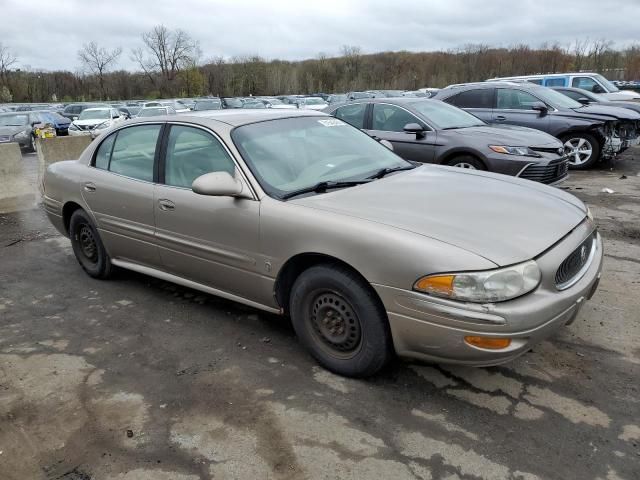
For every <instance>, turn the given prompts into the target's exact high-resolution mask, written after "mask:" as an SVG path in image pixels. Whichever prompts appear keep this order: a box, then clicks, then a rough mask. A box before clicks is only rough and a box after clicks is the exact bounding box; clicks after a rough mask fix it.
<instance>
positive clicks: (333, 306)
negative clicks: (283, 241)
mask: <svg viewBox="0 0 640 480" xmlns="http://www.w3.org/2000/svg"><path fill="white" fill-rule="evenodd" d="M290 312H291V320H292V323H293V327H294V329H295V331H296V334H297V336H298V338H299V339H300V342H301V343H302V344H303V345H304V346H305V347H306V348H307V350H309V352H310V353H311V355H313V357H314V358H315V359H316V360H317V361H318V362H319V363H320V364H321V365H322V366H324V367H325V368H327V369H328V370H331V371H333V372H335V373H338V374H340V375H345V376H348V377H366V376H370V375H373V374H374V373H376V372H377V371H378V370H380V369H381V368H382V367H383V366H384V365H385V364H386V363H387V362H388V361H389V360H390V359H391V357H392V355H393V347H392V342H391V333H390V331H389V323H388V320H387V316H386V313H385V310H384V308H383V307H382V305H381V303H380V301H379V299H378V298H377V296H376V294H375V292H374V291H373V290H372V289H371V286H370V285H368V284H367V283H366V282H365V281H364V280H363V279H361V278H360V277H359V276H358V275H357V274H355V273H354V272H352V271H351V270H349V269H347V268H345V267H343V266H341V265H335V264H327V265H318V266H315V267H311V268H310V269H308V270H306V271H305V272H303V273H302V274H301V275H300V276H299V277H298V279H297V280H296V282H295V283H294V285H293V289H292V295H291V301H290Z"/></svg>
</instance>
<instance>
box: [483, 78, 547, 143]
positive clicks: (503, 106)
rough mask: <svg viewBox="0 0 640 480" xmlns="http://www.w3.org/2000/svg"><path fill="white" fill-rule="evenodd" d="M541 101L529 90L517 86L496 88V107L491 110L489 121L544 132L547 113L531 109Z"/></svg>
mask: <svg viewBox="0 0 640 480" xmlns="http://www.w3.org/2000/svg"><path fill="white" fill-rule="evenodd" d="M541 101H542V100H540V99H539V98H538V97H536V96H534V95H532V94H530V93H529V92H525V91H523V90H519V89H517V88H497V89H496V108H495V109H494V110H493V115H492V120H491V123H497V124H500V123H503V124H510V125H520V126H522V127H530V128H535V129H538V130H542V131H545V132H546V131H548V130H549V115H548V114H543V113H540V112H539V111H538V110H534V109H533V106H534V105H535V104H536V103H540V102H541ZM542 103H544V102H542Z"/></svg>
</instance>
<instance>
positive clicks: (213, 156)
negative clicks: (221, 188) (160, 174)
mask: <svg viewBox="0 0 640 480" xmlns="http://www.w3.org/2000/svg"><path fill="white" fill-rule="evenodd" d="M211 172H227V173H229V174H230V175H232V176H233V175H234V173H235V165H234V163H233V160H232V159H231V157H230V156H229V154H228V153H227V152H226V150H225V149H224V147H223V146H222V144H221V143H220V142H219V141H218V140H217V139H216V138H215V137H213V135H211V134H210V133H208V132H205V131H204V130H200V129H199V128H193V127H183V126H180V125H173V126H172V127H171V131H170V132H169V142H168V145H167V154H166V158H165V171H164V179H165V181H164V183H165V184H166V185H171V186H174V187H184V188H191V184H192V183H193V181H194V180H195V179H196V178H198V177H199V176H200V175H204V174H205V173H211Z"/></svg>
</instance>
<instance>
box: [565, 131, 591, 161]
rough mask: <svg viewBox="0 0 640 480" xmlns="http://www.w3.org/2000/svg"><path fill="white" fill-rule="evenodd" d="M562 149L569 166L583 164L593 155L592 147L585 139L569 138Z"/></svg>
mask: <svg viewBox="0 0 640 480" xmlns="http://www.w3.org/2000/svg"><path fill="white" fill-rule="evenodd" d="M564 148H565V152H566V153H567V154H568V155H569V163H570V164H571V165H582V164H585V163H587V162H588V161H589V160H590V159H591V155H593V145H591V142H590V141H589V140H587V139H586V138H580V137H578V138H571V139H569V140H567V141H566V142H565V143H564Z"/></svg>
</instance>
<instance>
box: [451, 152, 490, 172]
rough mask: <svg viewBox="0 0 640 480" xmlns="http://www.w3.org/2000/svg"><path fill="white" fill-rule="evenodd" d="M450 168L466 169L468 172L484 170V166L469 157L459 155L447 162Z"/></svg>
mask: <svg viewBox="0 0 640 480" xmlns="http://www.w3.org/2000/svg"><path fill="white" fill-rule="evenodd" d="M447 165H449V166H450V167H458V168H466V169H469V170H486V168H485V166H484V164H483V163H482V162H481V161H480V160H478V159H477V158H475V157H472V156H471V155H459V156H457V157H453V158H452V159H451V160H449V161H448V162H447Z"/></svg>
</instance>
